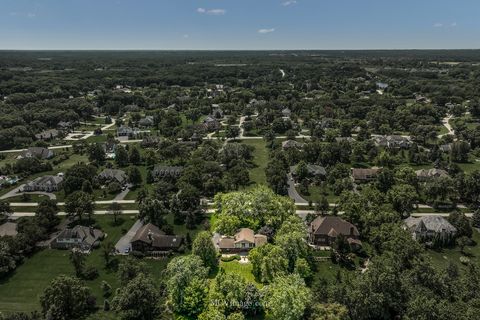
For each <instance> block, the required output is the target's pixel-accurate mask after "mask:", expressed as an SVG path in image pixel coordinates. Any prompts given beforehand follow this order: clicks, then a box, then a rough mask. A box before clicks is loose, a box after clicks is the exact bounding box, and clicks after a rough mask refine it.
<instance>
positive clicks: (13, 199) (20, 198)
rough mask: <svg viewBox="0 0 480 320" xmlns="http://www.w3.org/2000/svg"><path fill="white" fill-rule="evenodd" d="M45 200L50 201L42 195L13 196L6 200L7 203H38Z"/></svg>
mask: <svg viewBox="0 0 480 320" xmlns="http://www.w3.org/2000/svg"><path fill="white" fill-rule="evenodd" d="M45 199H50V198H49V197H47V196H45V195H43V194H25V196H22V195H20V196H15V197H11V198H8V201H9V202H40V201H42V200H45Z"/></svg>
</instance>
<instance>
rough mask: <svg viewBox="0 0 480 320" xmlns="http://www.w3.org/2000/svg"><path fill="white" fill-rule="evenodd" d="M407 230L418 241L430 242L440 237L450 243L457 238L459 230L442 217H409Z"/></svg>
mask: <svg viewBox="0 0 480 320" xmlns="http://www.w3.org/2000/svg"><path fill="white" fill-rule="evenodd" d="M403 222H404V225H405V229H406V230H408V231H410V232H411V233H412V237H413V239H415V240H417V241H422V242H423V241H429V240H433V239H434V238H435V237H439V238H440V239H442V240H444V241H449V240H451V239H452V238H453V237H455V235H456V233H457V229H456V228H455V227H454V226H453V225H452V224H451V223H450V222H448V220H447V219H445V218H444V217H442V216H435V215H430V216H425V217H419V218H415V217H408V218H407V219H405V220H404V221H403Z"/></svg>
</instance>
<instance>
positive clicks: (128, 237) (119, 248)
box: [115, 220, 143, 254]
mask: <svg viewBox="0 0 480 320" xmlns="http://www.w3.org/2000/svg"><path fill="white" fill-rule="evenodd" d="M142 226H143V222H142V221H140V220H137V221H136V222H135V223H134V224H133V226H132V227H131V228H130V230H128V232H127V233H126V234H125V235H124V236H123V237H121V238H120V240H118V242H117V243H116V244H115V251H116V252H117V253H120V254H125V251H126V250H129V251H130V250H131V249H132V246H131V245H130V242H131V241H132V238H133V237H134V236H135V233H137V231H138V229H140V228H141V227H142Z"/></svg>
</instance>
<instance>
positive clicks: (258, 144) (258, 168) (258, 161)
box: [241, 139, 268, 185]
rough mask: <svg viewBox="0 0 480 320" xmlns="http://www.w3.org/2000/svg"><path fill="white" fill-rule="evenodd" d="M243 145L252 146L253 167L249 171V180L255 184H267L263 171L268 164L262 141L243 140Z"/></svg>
mask: <svg viewBox="0 0 480 320" xmlns="http://www.w3.org/2000/svg"><path fill="white" fill-rule="evenodd" d="M241 142H242V143H243V144H246V145H249V146H253V147H254V148H255V150H254V151H253V157H254V158H253V163H254V164H255V167H254V168H252V169H250V180H252V181H253V182H255V184H265V185H266V184H267V177H266V175H265V169H266V167H267V163H268V150H267V147H266V145H265V141H263V139H255V140H243V141H241Z"/></svg>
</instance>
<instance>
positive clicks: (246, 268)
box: [220, 260, 263, 287]
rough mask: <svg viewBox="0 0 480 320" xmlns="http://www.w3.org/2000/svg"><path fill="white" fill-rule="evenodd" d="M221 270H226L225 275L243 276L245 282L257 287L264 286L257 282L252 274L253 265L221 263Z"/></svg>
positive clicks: (236, 262) (231, 262) (235, 262)
mask: <svg viewBox="0 0 480 320" xmlns="http://www.w3.org/2000/svg"><path fill="white" fill-rule="evenodd" d="M220 268H222V269H223V270H225V273H234V274H237V275H240V276H242V277H243V278H245V280H247V281H249V282H252V283H254V284H255V285H256V286H257V287H261V286H263V285H262V284H261V283H259V282H257V281H256V280H255V277H254V276H253V274H252V269H253V266H252V264H251V263H239V262H238V261H235V260H234V261H230V262H223V261H220Z"/></svg>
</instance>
